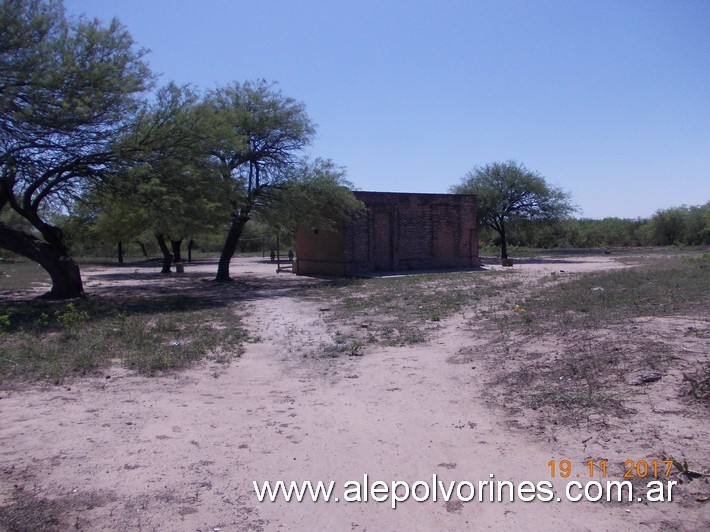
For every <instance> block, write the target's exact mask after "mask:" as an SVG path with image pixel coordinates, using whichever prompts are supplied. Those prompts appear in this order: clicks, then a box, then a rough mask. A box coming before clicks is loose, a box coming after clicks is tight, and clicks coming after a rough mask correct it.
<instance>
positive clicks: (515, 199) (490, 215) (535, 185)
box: [451, 161, 575, 259]
mask: <svg viewBox="0 0 710 532" xmlns="http://www.w3.org/2000/svg"><path fill="white" fill-rule="evenodd" d="M451 191H452V192H454V193H456V194H475V195H476V213H477V215H476V217H477V222H478V224H479V225H482V226H487V227H490V228H492V229H493V230H494V231H496V232H497V233H498V235H499V236H500V245H501V258H503V259H507V258H508V246H507V240H506V226H507V225H508V224H511V223H516V222H525V221H550V222H552V221H556V220H559V219H560V218H563V217H565V216H568V215H569V214H571V213H572V212H574V211H575V207H574V206H573V205H572V203H571V202H570V197H569V194H567V193H566V192H564V191H562V189H560V188H557V187H555V186H552V185H550V184H548V183H547V182H546V181H545V178H544V177H542V176H541V175H540V174H538V173H537V172H533V171H531V170H528V169H527V168H526V167H525V166H524V165H522V164H520V163H518V162H516V161H507V162H504V163H501V162H495V163H492V164H488V165H486V166H477V167H475V168H474V169H473V170H471V171H470V172H468V173H467V174H466V175H465V176H464V177H463V178H462V179H461V183H459V184H458V185H455V186H453V187H451Z"/></svg>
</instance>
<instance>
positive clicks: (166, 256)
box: [155, 233, 173, 273]
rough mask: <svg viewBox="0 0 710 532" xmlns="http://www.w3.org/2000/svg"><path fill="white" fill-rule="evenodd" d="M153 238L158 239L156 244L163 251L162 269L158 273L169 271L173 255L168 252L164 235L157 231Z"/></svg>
mask: <svg viewBox="0 0 710 532" xmlns="http://www.w3.org/2000/svg"><path fill="white" fill-rule="evenodd" d="M155 239H156V240H157V241H158V246H159V247H160V251H162V252H163V269H162V270H161V271H160V273H171V271H170V266H172V264H173V256H172V255H171V254H170V250H169V249H168V245H167V244H166V243H165V235H163V234H162V233H157V234H156V235H155Z"/></svg>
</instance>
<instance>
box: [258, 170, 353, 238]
mask: <svg viewBox="0 0 710 532" xmlns="http://www.w3.org/2000/svg"><path fill="white" fill-rule="evenodd" d="M351 189H352V184H351V183H350V182H349V181H348V180H347V179H346V177H345V169H343V168H341V167H338V166H337V165H336V164H335V163H333V161H330V160H323V159H315V160H312V161H311V160H309V159H303V160H301V161H298V162H297V163H296V164H294V165H292V166H291V167H290V168H288V169H287V170H286V173H285V177H284V184H283V185H281V186H279V187H277V188H274V189H272V190H269V191H266V192H265V194H266V195H268V196H269V201H268V202H266V203H265V205H264V207H263V208H262V209H261V210H260V211H259V213H258V219H259V220H260V221H262V222H264V223H266V224H267V225H269V226H271V227H278V228H284V229H286V230H287V232H290V233H291V234H293V232H294V231H295V230H296V228H297V227H299V226H300V227H320V228H324V229H328V228H332V227H334V226H335V224H336V223H337V222H339V221H341V220H343V219H345V218H347V217H350V216H353V215H355V214H356V213H359V212H362V210H363V209H364V205H363V204H362V202H360V201H359V200H358V199H357V198H355V196H354V195H353V193H352V191H351Z"/></svg>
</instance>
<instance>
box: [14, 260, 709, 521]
mask: <svg viewBox="0 0 710 532" xmlns="http://www.w3.org/2000/svg"><path fill="white" fill-rule="evenodd" d="M616 267H622V265H621V264H620V263H617V262H615V261H614V260H613V259H612V258H606V257H587V258H578V259H575V260H571V261H567V262H566V263H565V264H564V270H565V272H569V273H573V272H577V271H579V272H581V271H589V270H593V269H605V268H616ZM200 268H201V267H198V266H195V267H192V268H190V269H189V270H190V275H186V276H185V277H183V278H182V279H179V280H177V281H176V279H178V277H177V276H175V277H172V278H171V279H170V280H168V281H165V280H162V279H161V278H160V277H159V276H158V275H157V273H155V272H151V273H144V272H136V273H135V275H127V274H125V271H126V270H125V269H122V270H120V271H119V270H115V271H112V270H98V269H93V270H87V271H86V272H85V278H86V279H87V282H86V288H87V291H89V292H94V293H100V292H101V290H105V289H114V288H112V287H118V288H119V289H125V290H131V289H133V288H135V285H136V284H139V283H143V284H144V285H146V287H147V288H146V289H151V288H149V287H150V286H158V285H159V284H160V283H172V284H166V285H165V284H164V285H162V288H161V289H162V290H175V289H177V288H176V287H179V289H185V290H188V289H201V287H205V286H209V287H210V288H209V290H208V291H209V296H210V297H229V290H227V291H226V292H224V293H221V292H218V291H216V290H218V289H215V288H212V286H213V285H209V284H208V283H206V282H205V281H204V279H206V278H208V277H209V276H210V274H212V273H213V270H214V265H205V266H204V267H202V268H204V269H203V270H200ZM232 269H233V273H234V274H235V275H237V276H239V278H240V279H242V280H248V284H249V286H250V287H251V289H250V290H249V291H247V292H246V293H247V295H246V296H244V297H246V303H245V300H244V299H240V301H239V304H240V305H241V304H246V305H247V308H248V311H249V312H248V317H247V319H246V323H245V325H246V327H247V329H248V330H249V331H250V333H251V334H252V335H255V336H258V338H259V340H258V341H256V342H253V343H248V344H246V351H245V353H244V355H243V356H242V357H241V358H239V359H237V360H235V361H234V362H232V363H231V365H229V366H223V365H218V364H203V365H200V366H198V367H196V368H193V369H190V370H187V371H183V372H180V373H176V374H173V375H168V376H162V377H154V378H147V377H141V376H137V375H135V374H133V373H132V372H129V371H127V370H124V369H121V368H118V367H116V368H113V369H111V370H110V371H108V372H105V373H103V374H101V375H95V376H91V377H86V378H82V379H80V380H75V381H72V382H70V383H64V385H61V386H49V385H34V386H30V387H24V388H22V389H14V390H6V391H3V392H0V420H1V423H0V475H1V477H0V478H2V482H1V485H0V507H4V508H5V510H4V511H6V512H13V511H16V512H21V511H26V510H27V508H29V507H30V506H32V505H34V506H33V508H34V511H35V512H38V514H40V515H42V514H43V513H44V514H46V515H47V516H51V519H52V521H51V522H50V523H49V525H50V526H48V527H47V528H49V529H52V528H56V529H62V530H63V529H82V530H201V531H206V530H210V531H215V530H353V531H358V532H363V531H366V530H371V531H372V530H485V529H499V530H501V529H502V530H595V531H596V530H609V531H611V530H702V529H706V530H707V529H709V528H710V515H709V514H710V506H708V504H710V503H700V502H695V501H694V500H693V501H690V502H689V499H688V497H686V499H688V500H686V501H685V502H684V500H683V497H682V496H681V495H682V494H683V493H686V494H687V493H688V492H683V491H682V490H681V491H679V493H680V495H679V498H678V499H676V500H675V501H674V502H672V503H640V502H639V503H634V504H618V503H588V502H577V503H572V502H567V501H565V500H564V494H563V490H564V486H565V485H566V481H564V480H563V479H560V478H554V479H551V478H550V467H549V465H548V462H549V461H550V460H562V459H568V460H570V461H571V462H572V463H573V464H574V466H575V468H576V469H575V471H576V472H580V473H583V474H582V475H581V477H580V478H579V479H578V480H581V481H582V482H586V481H588V480H590V478H589V475H588V473H587V472H586V466H585V465H584V464H585V462H586V461H587V460H590V459H591V460H601V459H604V458H608V459H609V460H610V463H611V461H612V460H616V461H618V460H621V461H622V462H623V460H624V459H640V458H644V457H649V456H651V455H652V453H654V452H659V451H660V449H661V448H663V449H664V450H667V449H671V450H672V449H673V446H674V445H675V444H676V442H678V445H679V446H682V449H680V450H678V452H680V451H681V450H688V449H687V448H688V446H689V445H695V446H696V447H697V449H699V451H698V452H704V453H705V456H706V457H707V455H708V446H709V445H710V444H708V441H710V427H709V423H708V420H707V419H706V418H705V417H702V416H701V417H700V418H688V419H687V423H686V426H683V427H672V428H671V429H667V428H664V427H663V426H659V424H658V422H659V421H658V419H656V418H655V417H654V416H656V415H660V414H654V409H656V410H661V411H662V410H663V409H664V408H668V407H667V404H672V403H666V402H665V399H664V397H663V396H657V395H654V394H653V393H651V392H647V391H643V390H640V391H637V392H634V393H640V394H642V395H643V394H645V397H646V399H647V400H646V402H647V403H649V404H650V403H652V404H650V406H649V407H648V408H649V410H648V417H647V418H645V420H644V421H643V422H638V421H637V422H635V423H637V424H638V426H634V427H632V428H634V429H635V430H637V433H636V434H637V435H638V437H637V438H628V437H627V436H628V434H629V433H628V431H627V430H625V431H614V430H612V429H609V427H608V426H604V425H599V426H598V427H597V428H596V429H594V428H592V429H590V428H589V425H585V428H584V429H583V430H577V429H575V427H569V426H564V427H562V426H561V427H559V430H557V429H555V428H554V427H553V428H552V429H550V427H546V428H540V427H537V426H536V421H535V419H534V418H531V417H529V414H525V413H523V412H521V413H520V418H519V419H516V418H515V415H513V416H511V414H510V412H509V411H505V410H504V409H503V408H502V407H501V405H500V401H501V396H500V394H496V393H494V392H492V391H491V388H490V382H491V377H492V376H491V367H492V365H491V356H493V354H494V351H492V350H491V347H490V346H491V345H492V342H494V341H495V338H498V336H499V333H498V332H497V331H495V330H493V326H492V325H491V324H490V323H487V322H486V321H485V320H481V319H479V318H478V316H479V314H478V310H480V309H472V308H469V309H466V310H464V312H462V313H459V314H457V315H455V316H453V317H451V318H448V319H446V320H443V321H442V322H441V324H440V325H441V326H440V327H439V329H438V330H437V331H436V333H435V334H434V335H433V336H432V338H431V340H430V341H429V342H427V343H425V344H418V345H416V346H413V347H378V346H368V347H367V348H366V349H365V351H364V352H363V356H358V357H348V356H344V357H337V358H322V357H320V358H319V357H314V356H312V354H313V353H314V352H316V351H317V350H319V349H322V347H323V345H327V344H329V343H330V344H332V342H333V339H332V336H333V330H332V328H331V325H330V323H331V322H330V321H329V309H328V305H325V304H323V303H319V302H317V301H313V300H310V299H305V298H302V297H299V291H298V288H299V287H300V286H305V285H308V284H313V283H315V282H318V281H317V280H314V279H311V278H305V277H296V276H293V275H290V274H280V275H279V276H277V275H276V274H275V273H274V267H273V265H271V264H268V263H263V262H262V261H260V260H256V259H249V260H247V259H239V260H237V261H235V262H234V263H233V266H232ZM516 269H517V270H518V273H519V275H521V276H522V277H523V278H525V279H528V280H530V281H531V282H532V281H534V280H535V279H538V278H539V277H540V276H545V275H550V274H551V272H553V271H559V270H560V265H559V264H555V263H539V264H537V263H530V264H523V265H520V266H516ZM156 271H157V268H156ZM117 272H118V273H122V275H121V276H118V275H115V274H116V273H117ZM476 274H477V273H476V272H471V275H476ZM112 275H113V276H112ZM234 290H235V291H237V290H239V289H238V288H235V289H234ZM242 295H243V294H242ZM630 326H631V325H630ZM638 326H639V327H642V326H643V324H638ZM673 326H674V325H673V324H672V323H670V322H669V323H668V324H667V327H673ZM703 326H704V325H703ZM705 346H706V347H707V343H705ZM691 347H693V346H691ZM462 348H465V349H466V351H465V352H466V353H467V355H466V356H465V357H463V358H462V355H461V353H462V352H463V351H462ZM538 348H539V349H542V348H543V346H538ZM522 351H524V349H522V347H521V352H522ZM510 393H515V390H510ZM502 400H505V398H504V397H503V399H502ZM668 400H669V401H670V399H668ZM525 416H528V417H525ZM659 419H660V418H659ZM669 431H670V433H669ZM674 433H677V434H676V437H674V436H673V434H674ZM657 458H658V459H660V458H661V457H660V456H658V457H657ZM615 473H618V472H615ZM365 474H367V475H368V479H369V482H370V484H371V483H372V482H374V481H375V480H380V481H384V482H386V483H387V484H390V483H391V482H392V481H394V480H401V481H406V482H409V483H410V484H411V483H414V482H415V481H426V482H429V483H430V484H431V481H432V475H434V474H436V475H437V477H438V479H439V480H442V481H443V482H444V483H445V485H448V482H450V481H456V482H459V481H471V482H473V483H474V484H475V485H476V486H478V481H482V480H491V478H492V477H491V476H492V475H493V479H495V480H510V481H513V482H515V483H518V482H521V481H532V482H533V483H537V482H540V481H551V482H552V483H553V486H554V488H555V491H556V493H555V498H556V497H557V496H560V497H561V498H562V499H563V500H562V501H561V502H557V500H555V499H553V501H551V502H541V501H539V500H536V501H533V502H522V501H520V500H516V501H515V502H512V503H510V502H488V501H487V500H486V501H484V502H478V500H477V499H476V500H474V501H471V502H467V503H460V502H457V501H456V500H455V499H454V500H452V501H449V502H445V501H444V500H442V498H443V497H442V496H441V494H439V497H438V499H437V501H435V502H434V501H432V500H431V498H430V500H428V501H425V502H416V501H414V500H409V501H407V502H402V503H399V505H398V507H397V509H395V510H393V509H392V508H391V501H389V500H388V501H387V502H382V503H377V502H373V501H372V500H370V501H368V502H345V501H343V500H340V501H339V502H334V501H331V502H327V503H326V502H322V501H321V502H317V503H314V502H311V501H304V502H300V503H299V502H295V501H292V502H289V503H287V502H284V501H283V500H280V501H277V502H262V503H260V502H258V500H257V497H256V495H255V492H254V489H253V481H257V482H258V483H259V484H261V483H262V482H263V481H265V480H270V481H275V480H284V481H291V480H296V481H299V482H300V481H303V480H311V481H314V482H316V481H318V480H322V481H325V482H327V481H331V480H333V481H335V482H336V486H335V488H334V494H333V495H334V496H339V497H340V498H341V499H342V498H343V485H344V484H345V483H346V482H348V481H351V480H356V481H359V482H361V483H362V482H363V475H365ZM573 478H574V477H573ZM596 479H597V480H600V478H599V476H598V475H597V477H596ZM616 479H618V478H616ZM569 480H572V479H569ZM702 482H705V481H702ZM704 485H705V486H707V482H705V484H704ZM703 489H705V488H703ZM464 493H468V492H467V491H465V492H464ZM695 495H696V494H693V496H695Z"/></svg>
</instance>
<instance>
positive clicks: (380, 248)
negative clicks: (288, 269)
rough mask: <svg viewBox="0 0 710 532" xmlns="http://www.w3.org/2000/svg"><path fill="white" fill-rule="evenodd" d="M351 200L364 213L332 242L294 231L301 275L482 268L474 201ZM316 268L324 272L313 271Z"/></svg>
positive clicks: (425, 197)
mask: <svg viewBox="0 0 710 532" xmlns="http://www.w3.org/2000/svg"><path fill="white" fill-rule="evenodd" d="M355 195H356V196H357V198H358V199H360V200H361V201H362V202H363V203H364V204H365V206H366V207H367V212H366V213H365V214H363V215H361V216H360V217H358V218H357V219H355V220H353V221H349V222H345V223H344V224H343V226H342V230H341V231H338V232H337V233H331V238H332V239H333V241H331V240H327V239H326V237H324V236H323V235H321V236H319V235H318V234H315V233H313V231H312V230H311V231H310V232H308V231H300V230H299V231H300V232H297V235H296V254H297V259H298V263H299V265H298V272H299V273H331V272H332V273H335V274H358V273H365V272H372V271H391V270H420V269H440V268H461V267H470V266H477V265H479V264H480V260H479V258H478V235H477V232H476V203H475V198H474V197H473V196H464V195H454V194H406V193H404V194H401V193H391V192H355ZM336 241H337V242H339V244H336ZM340 244H342V245H340ZM301 261H303V268H302V267H301ZM319 264H320V266H319ZM336 265H337V266H336ZM319 267H320V268H324V269H323V270H320V271H318V272H316V271H315V270H316V269H318V268H319ZM326 269H327V270H330V271H328V272H326V271H325V270H326ZM341 269H342V273H340V270H341Z"/></svg>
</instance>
